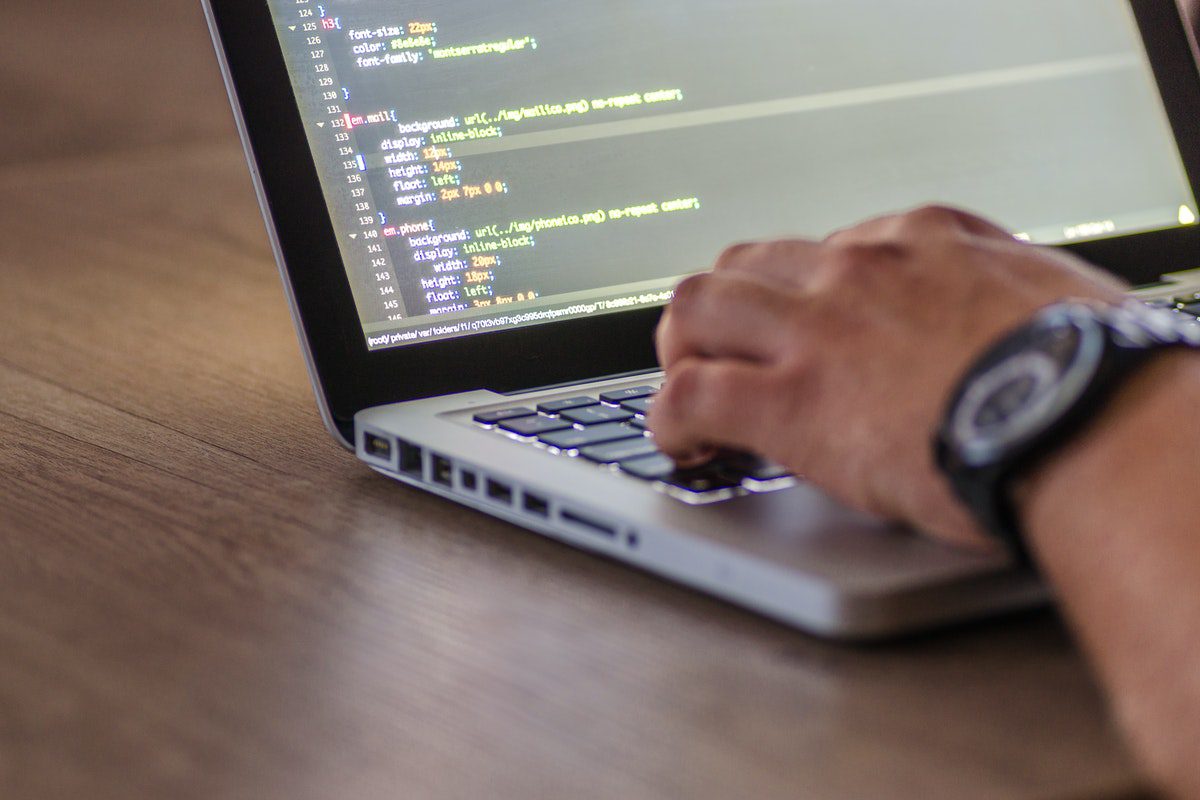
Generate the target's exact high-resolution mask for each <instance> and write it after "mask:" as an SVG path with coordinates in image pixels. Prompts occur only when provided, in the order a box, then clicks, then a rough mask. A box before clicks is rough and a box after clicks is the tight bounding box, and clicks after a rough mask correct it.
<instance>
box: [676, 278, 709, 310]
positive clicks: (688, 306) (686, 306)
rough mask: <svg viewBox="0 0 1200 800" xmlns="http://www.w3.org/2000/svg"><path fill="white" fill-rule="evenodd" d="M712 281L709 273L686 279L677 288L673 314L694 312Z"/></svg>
mask: <svg viewBox="0 0 1200 800" xmlns="http://www.w3.org/2000/svg"><path fill="white" fill-rule="evenodd" d="M711 280H712V274H711V273H707V272H706V273H703V274H700V275H692V276H690V277H687V278H684V279H683V280H682V281H681V282H680V283H679V285H677V286H676V287H675V297H674V299H673V300H672V301H671V310H672V312H673V313H681V314H686V313H688V312H690V311H692V310H693V308H694V307H695V306H696V305H697V304H698V303H699V302H700V300H701V298H702V297H703V295H704V293H705V292H706V290H707V288H708V284H709V283H710V282H711Z"/></svg>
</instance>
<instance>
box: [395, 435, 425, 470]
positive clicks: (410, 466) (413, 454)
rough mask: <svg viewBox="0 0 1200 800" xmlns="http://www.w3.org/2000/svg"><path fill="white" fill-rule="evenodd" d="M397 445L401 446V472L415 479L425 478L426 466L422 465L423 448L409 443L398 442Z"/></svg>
mask: <svg viewBox="0 0 1200 800" xmlns="http://www.w3.org/2000/svg"><path fill="white" fill-rule="evenodd" d="M397 444H398V445H399V446H400V471H401V472H403V473H404V474H405V475H411V476H413V477H414V478H421V477H424V464H423V463H422V456H423V455H424V452H423V451H422V450H421V448H420V447H417V446H416V445H415V444H409V443H408V442H397Z"/></svg>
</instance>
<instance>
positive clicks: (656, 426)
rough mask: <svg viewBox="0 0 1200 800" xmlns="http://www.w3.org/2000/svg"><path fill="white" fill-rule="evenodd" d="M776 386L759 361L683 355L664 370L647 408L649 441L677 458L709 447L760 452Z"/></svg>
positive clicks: (683, 458) (689, 456)
mask: <svg viewBox="0 0 1200 800" xmlns="http://www.w3.org/2000/svg"><path fill="white" fill-rule="evenodd" d="M778 394H779V387H778V386H777V385H776V381H775V380H774V378H773V375H772V372H771V371H770V370H769V369H768V368H766V367H763V366H761V365H756V364H750V363H747V362H745V361H735V360H730V359H704V358H688V359H685V360H683V361H680V362H679V363H678V364H676V365H675V367H674V368H672V369H671V370H668V372H667V380H666V383H665V384H664V385H663V388H662V390H661V391H660V392H659V395H658V397H657V398H656V399H655V402H654V405H653V406H651V408H650V415H649V425H650V430H651V432H653V433H654V435H655V443H656V444H657V445H658V447H659V449H661V450H662V451H663V452H664V453H666V454H667V455H669V456H672V457H674V458H676V459H678V460H680V461H685V462H686V461H694V460H695V459H696V457H697V455H698V454H703V453H705V452H708V451H711V450H712V449H714V448H730V449H736V450H748V451H752V452H762V451H763V450H764V448H763V446H762V445H763V444H764V441H763V437H764V435H765V434H766V433H767V431H768V429H769V427H770V425H771V422H770V421H771V420H772V419H773V417H774V414H773V413H772V410H771V409H772V407H773V405H774V402H775V399H776V398H777V396H778Z"/></svg>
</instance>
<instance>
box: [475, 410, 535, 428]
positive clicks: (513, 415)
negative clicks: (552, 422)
mask: <svg viewBox="0 0 1200 800" xmlns="http://www.w3.org/2000/svg"><path fill="white" fill-rule="evenodd" d="M536 413H537V412H536V411H534V410H533V409H532V408H504V409H501V410H499V411H484V412H482V413H479V414H476V415H475V417H474V419H475V421H476V422H478V423H479V424H480V425H495V424H496V423H497V422H504V421H505V420H509V419H517V418H518V417H532V416H533V415H534V414H536Z"/></svg>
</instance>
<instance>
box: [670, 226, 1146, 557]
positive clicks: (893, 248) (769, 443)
mask: <svg viewBox="0 0 1200 800" xmlns="http://www.w3.org/2000/svg"><path fill="white" fill-rule="evenodd" d="M1122 288H1123V287H1122V286H1121V285H1120V284H1119V283H1118V282H1117V281H1115V280H1114V279H1112V278H1110V277H1109V276H1107V275H1105V274H1104V273H1101V272H1099V271H1098V270H1096V269H1094V268H1092V267H1089V266H1088V265H1086V264H1084V263H1083V262H1081V261H1079V260H1077V259H1075V258H1074V257H1072V256H1070V255H1068V254H1066V253H1065V252H1060V251H1052V250H1046V249H1041V248H1035V247H1032V246H1030V245H1027V244H1022V243H1020V242H1018V241H1017V240H1015V239H1013V238H1012V236H1010V235H1009V234H1008V233H1006V232H1005V231H1003V230H1001V229H1000V228H998V227H996V226H994V225H992V224H991V223H989V222H986V221H984V220H982V219H980V218H978V217H975V216H972V215H970V214H967V213H965V212H962V211H957V210H953V209H948V208H941V207H926V208H922V209H918V210H916V211H913V212H910V213H907V214H900V215H895V216H887V217H881V218H879V219H875V220H871V221H869V222H866V223H864V224H862V225H858V226H856V227H853V228H849V229H846V230H844V231H841V232H839V233H836V234H834V235H833V236H831V237H829V238H828V239H826V240H825V241H824V242H813V241H805V240H791V241H778V242H769V243H762V244H746V245H738V246H736V247H732V248H730V249H729V250H727V251H726V252H725V253H724V254H723V255H722V256H721V257H720V259H719V260H718V261H717V263H716V266H715V267H714V269H713V271H712V272H710V273H706V274H703V275H697V276H694V277H691V278H689V279H687V280H685V281H684V282H683V283H682V284H680V286H679V288H678V290H677V292H676V295H675V300H674V302H673V303H672V304H671V306H670V307H669V308H668V309H667V311H666V313H665V314H664V317H663V320H662V323H661V324H660V326H659V330H658V339H657V344H658V353H659V359H660V362H661V364H662V366H663V368H664V369H665V370H666V376H667V378H666V384H665V386H664V387H663V390H662V392H661V393H660V394H659V396H658V399H657V401H656V402H655V404H654V406H653V407H652V409H651V413H650V428H651V430H652V431H653V432H654V434H655V436H656V437H657V441H658V444H659V447H660V448H662V450H663V451H664V452H666V453H668V454H670V455H673V456H675V457H676V458H677V459H679V460H680V461H681V462H682V463H685V464H687V463H697V462H700V461H703V460H704V459H705V458H707V457H709V456H710V455H711V453H712V452H713V451H714V450H716V449H719V448H731V449H738V450H748V451H752V452H755V453H758V454H760V455H763V456H766V457H769V458H771V459H774V460H776V461H779V462H781V463H783V464H786V465H787V466H789V467H790V468H792V469H794V470H795V471H796V472H797V474H800V475H802V476H804V477H805V478H806V479H807V480H809V481H811V482H813V483H814V484H816V485H818V486H820V487H821V488H823V489H825V490H826V491H828V492H829V493H830V494H831V495H833V496H834V497H837V498H839V499H840V500H842V501H843V502H845V503H847V504H849V505H851V506H854V507H857V508H861V509H863V510H866V511H869V512H872V513H875V514H878V515H880V516H884V517H887V518H891V519H896V520H901V521H904V522H907V523H910V524H912V525H914V526H917V527H919V528H921V529H923V530H925V531H928V532H930V533H932V534H934V535H937V536H939V537H941V538H944V539H946V540H948V541H953V542H958V543H961V544H970V545H976V546H980V547H984V546H988V545H989V544H990V540H988V539H987V538H986V537H984V536H983V535H982V534H981V533H980V532H979V531H978V528H977V526H976V525H975V523H974V521H973V520H972V518H971V517H970V515H969V513H968V512H967V510H966V509H965V508H964V507H963V506H962V505H961V504H960V503H959V502H958V501H957V500H956V499H955V498H954V497H953V494H952V492H951V490H950V488H949V485H948V483H947V482H946V481H945V480H944V479H943V478H942V476H941V475H940V474H939V473H938V471H937V469H936V466H935V464H934V461H933V453H932V444H931V443H932V440H933V437H934V433H935V430H936V428H937V425H938V423H939V421H940V419H941V416H942V414H943V412H944V410H945V406H946V403H947V402H948V400H949V396H950V393H951V391H952V389H953V388H954V386H955V384H956V383H957V382H958V381H959V380H960V379H961V377H962V375H963V374H964V373H965V371H966V369H967V368H968V366H969V365H970V364H971V363H972V362H973V361H974V360H975V359H976V358H977V357H979V356H980V355H981V354H982V353H983V351H984V350H985V349H986V348H987V347H988V346H989V345H990V344H991V343H993V342H994V341H995V340H997V339H998V338H999V337H1000V335H1001V334H1003V333H1005V332H1006V331H1008V330H1010V329H1012V328H1014V327H1016V326H1017V325H1018V324H1019V323H1021V322H1024V321H1026V320H1027V319H1029V318H1030V317H1032V315H1033V314H1034V313H1035V312H1036V311H1037V310H1038V309H1040V308H1042V307H1044V306H1046V305H1048V304H1050V303H1053V302H1056V301H1058V300H1063V299H1067V298H1071V299H1081V300H1092V301H1099V302H1111V303H1116V302H1120V301H1121V300H1122V294H1121V291H1122Z"/></svg>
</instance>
